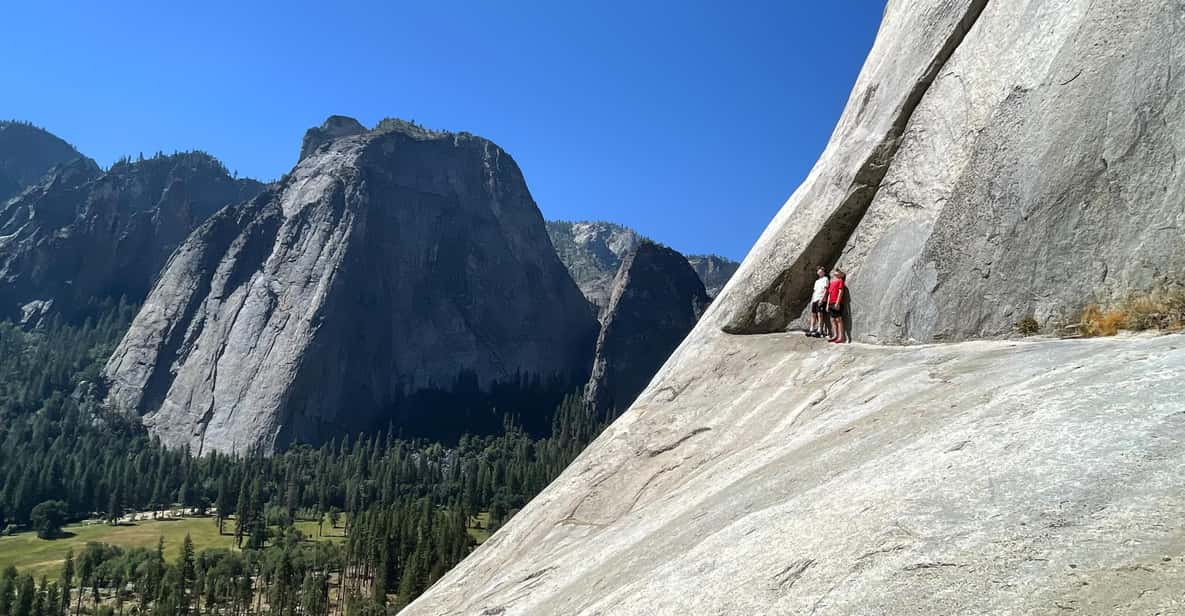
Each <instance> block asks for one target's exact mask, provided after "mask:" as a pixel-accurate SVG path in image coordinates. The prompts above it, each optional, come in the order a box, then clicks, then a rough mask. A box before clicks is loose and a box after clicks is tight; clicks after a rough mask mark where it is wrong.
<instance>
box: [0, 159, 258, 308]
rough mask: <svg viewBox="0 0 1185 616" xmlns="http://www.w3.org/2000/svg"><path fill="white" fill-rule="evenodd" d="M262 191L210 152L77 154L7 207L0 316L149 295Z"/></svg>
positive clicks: (0, 215) (0, 224) (0, 239)
mask: <svg viewBox="0 0 1185 616" xmlns="http://www.w3.org/2000/svg"><path fill="white" fill-rule="evenodd" d="M260 190H262V185H261V184H259V183H258V182H254V181H251V180H235V179H232V178H231V177H230V175H229V174H227V172H226V169H225V168H224V167H223V166H222V164H221V163H219V162H218V161H217V160H215V159H213V158H212V157H210V156H208V155H206V154H202V153H196V152H195V153H186V154H176V155H172V156H158V157H155V158H151V159H147V160H141V161H137V162H128V161H124V162H119V163H117V164H115V165H113V166H112V167H111V169H110V170H108V171H107V172H105V173H104V172H102V171H101V170H100V169H99V167H98V166H97V165H95V163H94V162H93V161H91V160H90V159H87V158H81V157H75V158H74V159H73V160H72V161H71V162H68V163H63V164H60V165H58V166H56V167H54V169H53V170H52V171H51V172H50V173H49V174H48V175H47V176H46V177H45V178H43V179H42V180H41V181H40V183H38V184H36V185H35V186H33V187H32V188H30V189H29V190H26V191H25V192H23V193H22V194H21V195H19V196H16V197H13V198H11V199H9V200H8V201H7V202H5V203H3V204H2V205H0V280H2V281H3V284H2V285H0V318H22V319H25V320H30V319H35V318H37V317H39V316H41V315H43V314H45V313H46V312H49V311H52V312H54V313H57V314H61V315H64V316H66V317H67V318H72V317H75V316H81V315H84V314H85V313H86V310H87V307H88V305H89V304H90V303H91V302H92V301H94V300H103V299H107V298H109V299H118V298H120V297H125V298H127V299H128V300H130V301H133V302H138V301H140V300H142V299H143V298H144V297H145V295H147V293H148V290H149V289H150V288H151V286H152V283H153V281H154V280H155V278H156V275H157V273H158V272H159V271H160V268H161V266H163V265H164V263H165V261H166V260H167V259H168V257H169V254H170V253H172V252H173V249H175V248H176V247H177V245H178V244H180V243H181V241H182V240H184V239H185V237H186V236H187V235H188V234H189V232H190V231H192V230H193V229H194V228H195V227H196V226H197V225H198V224H200V223H201V222H202V221H204V220H205V219H206V218H208V217H209V216H210V215H211V214H213V213H214V212H215V211H217V210H218V209H219V208H221V207H223V206H226V205H228V204H230V203H234V202H237V201H241V200H243V199H246V198H249V197H251V196H253V195H254V194H256V193H258V192H259V191H260Z"/></svg>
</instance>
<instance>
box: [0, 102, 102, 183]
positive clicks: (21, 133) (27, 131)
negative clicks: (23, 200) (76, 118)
mask: <svg viewBox="0 0 1185 616" xmlns="http://www.w3.org/2000/svg"><path fill="white" fill-rule="evenodd" d="M77 158H82V154H79V153H78V150H76V149H74V146H72V145H70V144H69V143H66V142H65V141H64V140H62V139H61V138H59V137H57V136H56V135H54V134H52V133H50V132H49V131H47V130H44V129H41V128H37V127H36V126H33V125H31V124H27V123H24V122H9V121H0V203H2V202H3V201H5V200H6V199H8V198H9V197H12V196H14V195H16V194H17V193H19V192H21V191H22V190H24V189H25V188H26V187H28V186H32V185H33V184H36V183H37V182H39V181H40V180H41V178H42V177H43V176H45V174H46V173H49V170H50V169H52V168H53V167H54V166H55V165H60V164H62V163H68V162H70V161H72V160H74V159H77Z"/></svg>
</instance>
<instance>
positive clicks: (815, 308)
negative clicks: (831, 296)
mask: <svg viewBox="0 0 1185 616" xmlns="http://www.w3.org/2000/svg"><path fill="white" fill-rule="evenodd" d="M826 312H827V302H824V301H818V302H811V314H824V313H826Z"/></svg>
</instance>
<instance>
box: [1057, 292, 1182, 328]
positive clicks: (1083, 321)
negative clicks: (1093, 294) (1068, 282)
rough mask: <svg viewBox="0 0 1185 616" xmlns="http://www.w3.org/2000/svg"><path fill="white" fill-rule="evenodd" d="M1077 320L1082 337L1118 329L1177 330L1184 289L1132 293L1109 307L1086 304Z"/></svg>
mask: <svg viewBox="0 0 1185 616" xmlns="http://www.w3.org/2000/svg"><path fill="white" fill-rule="evenodd" d="M1078 322H1079V323H1078V331H1079V332H1080V333H1081V334H1082V335H1083V336H1114V335H1115V334H1117V333H1119V332H1120V330H1130V331H1144V330H1150V329H1159V330H1164V331H1180V330H1181V329H1183V328H1185V289H1182V288H1174V289H1171V290H1167V291H1156V292H1152V293H1147V294H1139V295H1132V296H1131V297H1129V298H1128V299H1126V300H1125V301H1123V302H1121V303H1120V304H1119V305H1117V306H1114V307H1111V308H1102V307H1100V306H1098V305H1095V304H1090V305H1088V306H1087V307H1086V308H1084V309H1083V310H1082V314H1081V316H1080V317H1079V320H1078Z"/></svg>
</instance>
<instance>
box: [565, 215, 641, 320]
mask: <svg viewBox="0 0 1185 616" xmlns="http://www.w3.org/2000/svg"><path fill="white" fill-rule="evenodd" d="M547 233H548V235H549V236H550V237H551V243H552V245H553V246H555V251H556V253H557V254H558V255H559V257H560V261H563V263H564V266H565V267H567V268H568V273H569V274H571V275H572V279H573V280H575V281H576V284H577V285H578V286H579V287H580V291H581V292H582V293H584V296H585V297H587V298H588V301H590V302H592V303H593V305H595V306H596V307H597V310H598V311H599V312H601V313H603V312H604V311H605V309H606V308H608V306H609V298H610V297H611V296H612V295H613V279H614V278H615V277H616V276H617V270H618V269H620V268H621V261H622V259H624V258H625V256H626V255H627V254H629V252H630V251H631V250H633V249H634V248H636V247H637V246H638V244H639V243H641V242H642V241H643V240H645V239H646V238H644V237H642V236H641V235H638V233H637V232H636V231H634V230H633V229H630V228H628V227H623V226H621V225H616V224H613V223H610V222H588V221H580V222H567V221H562V220H551V221H548V222H547Z"/></svg>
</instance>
